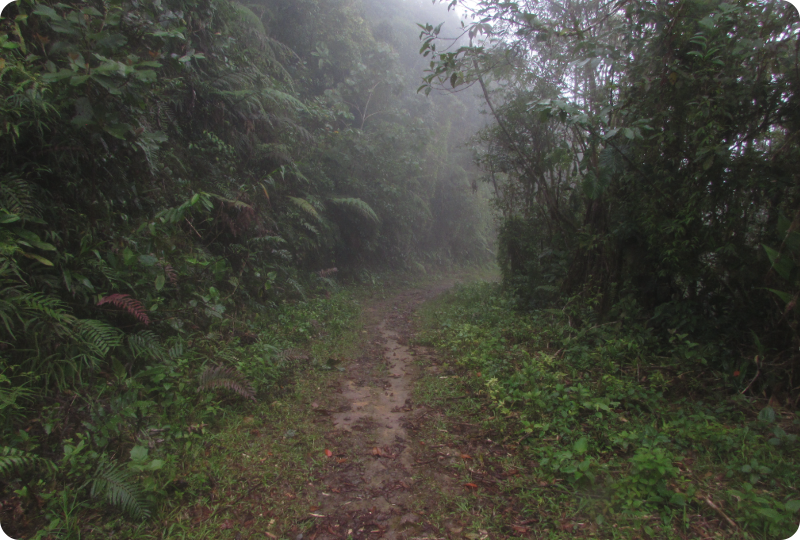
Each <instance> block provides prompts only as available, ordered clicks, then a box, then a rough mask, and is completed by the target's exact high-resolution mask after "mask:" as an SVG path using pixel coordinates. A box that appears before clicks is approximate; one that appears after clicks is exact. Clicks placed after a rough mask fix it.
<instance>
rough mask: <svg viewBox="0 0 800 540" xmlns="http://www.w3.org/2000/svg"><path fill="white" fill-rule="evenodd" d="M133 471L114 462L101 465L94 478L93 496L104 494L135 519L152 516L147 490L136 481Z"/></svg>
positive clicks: (109, 500)
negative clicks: (133, 478) (133, 477)
mask: <svg viewBox="0 0 800 540" xmlns="http://www.w3.org/2000/svg"><path fill="white" fill-rule="evenodd" d="M132 476H133V473H132V472H131V471H127V470H125V469H123V468H122V467H120V466H118V465H115V464H114V463H107V464H105V465H101V466H100V467H99V468H98V469H97V473H96V474H95V476H94V478H93V479H92V491H91V494H92V497H96V496H97V495H99V494H103V495H104V496H105V498H106V499H107V500H108V502H110V503H111V504H113V505H114V506H119V507H120V508H122V511H123V512H125V513H127V514H129V515H130V516H131V517H133V518H134V519H147V518H148V517H150V507H149V504H148V502H147V498H146V497H145V492H144V490H143V489H142V488H141V486H139V485H138V484H137V483H136V482H135V481H133V480H132V478H131V477H132Z"/></svg>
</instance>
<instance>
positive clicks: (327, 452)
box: [325, 448, 333, 457]
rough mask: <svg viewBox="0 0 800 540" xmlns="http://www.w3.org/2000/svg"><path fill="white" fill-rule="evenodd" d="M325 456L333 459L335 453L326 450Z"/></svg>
mask: <svg viewBox="0 0 800 540" xmlns="http://www.w3.org/2000/svg"><path fill="white" fill-rule="evenodd" d="M325 455H326V456H328V457H331V456H332V455H333V452H331V451H330V450H328V449H327V448H326V449H325Z"/></svg>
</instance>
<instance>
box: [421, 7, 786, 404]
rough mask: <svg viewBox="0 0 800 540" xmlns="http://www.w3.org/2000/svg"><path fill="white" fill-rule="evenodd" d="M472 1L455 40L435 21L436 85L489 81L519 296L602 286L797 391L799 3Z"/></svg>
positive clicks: (537, 301) (511, 277)
mask: <svg viewBox="0 0 800 540" xmlns="http://www.w3.org/2000/svg"><path fill="white" fill-rule="evenodd" d="M448 4H450V5H455V4H457V2H456V1H453V2H448ZM473 12H474V18H473V20H471V21H470V22H469V24H468V25H467V27H466V28H465V32H466V33H467V35H468V37H469V38H470V39H471V41H470V43H469V44H468V45H464V46H462V47H460V48H458V49H453V48H450V49H443V48H442V45H443V44H442V43H440V41H441V39H440V33H442V32H443V30H441V29H440V28H436V27H433V26H432V25H428V26H427V27H426V29H425V32H424V38H425V39H424V41H423V50H424V51H425V52H424V54H426V55H428V56H430V57H431V58H432V59H433V60H432V61H431V65H430V70H429V74H428V75H427V77H426V83H425V86H424V87H425V88H426V89H428V90H430V89H432V88H437V87H442V86H445V87H447V88H450V87H455V88H459V87H464V86H466V85H470V84H472V85H473V86H475V87H480V88H481V89H482V92H483V93H484V96H485V99H486V102H487V107H488V108H489V109H490V112H491V114H492V116H493V118H494V120H495V123H494V124H493V125H491V126H490V127H488V128H486V129H485V130H483V131H482V132H481V134H480V135H479V136H478V137H477V140H476V144H477V145H478V146H479V148H480V151H479V156H478V161H479V162H480V163H481V165H482V168H483V170H484V173H485V175H484V180H485V181H486V182H487V184H488V185H489V186H491V187H492V189H493V190H494V193H495V199H496V206H497V209H498V211H499V213H500V215H501V226H500V242H499V244H500V246H499V260H500V264H501V267H502V271H503V279H504V283H506V285H507V286H508V287H509V288H510V289H512V290H513V291H514V293H515V294H516V295H517V296H518V297H519V302H520V306H522V307H541V306H544V305H548V302H551V301H554V300H555V301H556V302H557V303H558V302H560V299H559V298H558V295H559V294H566V295H567V296H572V295H574V294H576V293H578V292H579V291H585V292H586V293H587V294H588V295H589V296H593V295H594V294H595V293H597V292H599V293H600V297H599V298H600V300H599V303H598V304H597V312H598V316H599V317H600V320H601V321H606V320H608V321H611V320H613V318H612V317H611V314H612V312H613V311H614V306H615V305H617V304H622V305H624V304H629V303H631V302H635V303H636V305H638V306H639V307H640V308H641V309H642V316H643V317H646V318H647V319H649V320H650V321H651V325H653V327H654V328H657V329H658V331H659V332H660V334H661V336H662V337H663V336H666V333H667V331H670V330H671V331H673V332H676V333H677V334H686V335H687V336H688V339H690V340H692V341H693V342H696V343H698V344H699V349H701V350H702V353H701V354H698V358H702V359H703V360H704V361H705V362H706V363H707V365H708V367H709V368H710V369H715V370H718V371H720V372H723V373H724V374H725V376H726V377H729V376H730V375H731V374H733V373H737V377H739V378H740V381H745V380H746V381H751V380H752V381H753V384H752V386H751V387H750V390H749V391H750V392H751V395H766V397H767V398H771V397H773V396H774V398H775V400H777V401H778V402H780V403H781V404H782V405H787V404H788V405H789V406H790V407H796V406H797V403H798V401H797V400H798V399H800V392H798V389H800V378H798V377H800V370H798V369H797V368H798V361H800V355H799V353H798V350H800V349H799V347H800V336H799V335H798V333H797V331H798V329H797V322H798V321H797V317H798V313H800V312H799V311H798V307H797V295H798V287H797V285H798V283H797V276H798V273H797V269H798V266H797V263H798V258H797V256H798V246H799V244H798V239H800V236H798V231H797V226H798V224H800V199H798V196H799V195H800V192H799V191H798V186H800V177H798V172H797V169H796V167H795V166H794V164H795V163H796V162H797V159H798V155H797V154H796V152H798V148H800V147H798V145H797V144H796V141H795V137H796V134H797V129H798V121H800V115H799V114H798V111H800V108H798V96H797V92H796V90H797V88H798V85H800V69H798V55H797V43H798V41H797V39H798V29H800V20H799V19H798V13H797V10H796V9H795V8H794V7H793V6H792V5H790V4H789V3H786V2H781V3H771V2H732V3H729V2H719V1H716V0H711V1H706V0H692V1H686V2H648V1H639V0H626V1H620V2H600V1H594V0H586V1H580V2H569V3H563V2H557V1H551V2H528V1H520V2H503V1H496V0H485V1H481V2H478V3H477V4H476V7H474V9H473ZM442 35H443V34H442ZM437 45H439V48H438V49H437ZM754 359H755V361H754Z"/></svg>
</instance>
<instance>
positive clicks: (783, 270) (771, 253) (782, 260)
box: [761, 244, 794, 279]
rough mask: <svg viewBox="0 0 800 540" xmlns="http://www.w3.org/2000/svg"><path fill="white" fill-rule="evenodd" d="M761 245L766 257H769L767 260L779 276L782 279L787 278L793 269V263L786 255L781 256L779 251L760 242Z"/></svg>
mask: <svg viewBox="0 0 800 540" xmlns="http://www.w3.org/2000/svg"><path fill="white" fill-rule="evenodd" d="M761 247H763V248H764V251H765V252H766V253H767V257H769V262H770V263H771V264H772V268H773V269H774V270H775V271H776V272H777V273H778V275H779V276H781V277H782V278H783V279H789V276H790V275H791V273H792V270H793V269H794V263H793V262H792V260H791V259H790V258H788V257H782V256H781V254H780V253H778V252H777V251H775V250H774V249H772V248H771V247H768V246H765V245H764V244H761Z"/></svg>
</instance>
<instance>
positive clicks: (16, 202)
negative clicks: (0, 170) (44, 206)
mask: <svg viewBox="0 0 800 540" xmlns="http://www.w3.org/2000/svg"><path fill="white" fill-rule="evenodd" d="M34 190H35V187H34V186H33V185H32V184H31V183H29V182H27V181H25V180H23V179H22V178H17V177H15V176H11V175H6V176H3V177H2V179H0V206H2V207H3V208H5V209H6V210H8V212H10V213H11V214H19V215H20V216H21V217H22V218H23V219H29V218H37V219H41V217H42V211H41V204H40V203H39V201H38V198H37V197H36V194H35V193H34Z"/></svg>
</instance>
